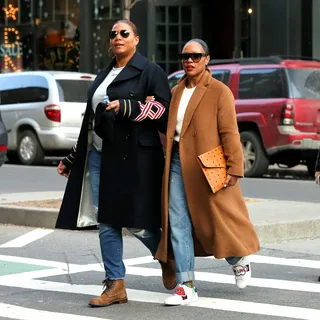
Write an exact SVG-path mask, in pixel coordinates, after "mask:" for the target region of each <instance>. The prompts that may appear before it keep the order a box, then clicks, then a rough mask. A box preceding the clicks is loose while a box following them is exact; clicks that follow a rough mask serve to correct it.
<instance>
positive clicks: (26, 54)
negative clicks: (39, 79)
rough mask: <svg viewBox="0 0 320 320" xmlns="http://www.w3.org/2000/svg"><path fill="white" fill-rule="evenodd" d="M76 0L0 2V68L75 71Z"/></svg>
mask: <svg viewBox="0 0 320 320" xmlns="http://www.w3.org/2000/svg"><path fill="white" fill-rule="evenodd" d="M79 4H80V0H1V1H0V39H1V40H0V69H1V72H14V71H22V70H24V71H25V70H38V69H40V70H72V71H78V70H79V56H80V33H79V27H78V26H79V17H80V8H79Z"/></svg>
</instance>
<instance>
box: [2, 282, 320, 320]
mask: <svg viewBox="0 0 320 320" xmlns="http://www.w3.org/2000/svg"><path fill="white" fill-rule="evenodd" d="M1 285H3V286H10V287H18V288H24V289H30V290H42V291H51V292H63V293H72V294H83V295H92V296H99V295H100V294H101V286H94V285H71V284H67V283H61V282H50V281H43V280H29V279H28V280H26V281H24V282H21V281H16V280H14V279H13V280H11V281H10V282H9V281H8V282H7V281H5V282H4V283H1ZM127 293H128V298H129V301H135V302H144V303H145V302H147V303H156V304H163V301H164V300H165V299H166V298H167V297H168V296H169V295H168V294H166V293H160V292H151V291H144V290H133V289H127ZM186 306H188V307H197V308H206V309H212V310H223V311H232V312H239V313H248V314H258V315H268V316H275V317H280V318H281V319H284V318H291V319H302V320H319V319H320V310H316V309H308V308H300V307H290V306H280V305H275V304H264V303H257V302H246V301H238V300H230V299H214V298H201V297H200V298H199V301H198V302H196V303H193V304H190V305H186Z"/></svg>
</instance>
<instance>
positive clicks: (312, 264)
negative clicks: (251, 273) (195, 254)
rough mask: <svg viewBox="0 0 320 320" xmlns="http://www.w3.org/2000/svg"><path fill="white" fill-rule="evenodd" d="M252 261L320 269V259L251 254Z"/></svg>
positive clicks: (213, 258)
mask: <svg viewBox="0 0 320 320" xmlns="http://www.w3.org/2000/svg"><path fill="white" fill-rule="evenodd" d="M205 259H212V260H218V261H220V260H222V261H223V260H224V259H215V257H206V258H205ZM250 261H251V262H253V263H261V264H275V265H280V266H288V267H300V268H310V269H320V261H316V260H306V259H290V258H278V257H269V256H260V255H251V256H250Z"/></svg>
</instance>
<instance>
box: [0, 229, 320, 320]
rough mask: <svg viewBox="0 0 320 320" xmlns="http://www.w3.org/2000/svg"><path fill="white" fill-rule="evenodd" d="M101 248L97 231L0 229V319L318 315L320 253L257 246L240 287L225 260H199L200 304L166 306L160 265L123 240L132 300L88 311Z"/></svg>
mask: <svg viewBox="0 0 320 320" xmlns="http://www.w3.org/2000/svg"><path fill="white" fill-rule="evenodd" d="M30 232H31V233H30ZM44 232H46V233H47V234H46V235H45V236H43V234H41V233H44ZM22 236H23V238H21V237H22ZM37 237H38V239H37V240H35V238H37ZM39 237H40V238H39ZM32 238H33V239H32ZM32 240H34V241H32ZM30 241H31V242H30ZM98 248H99V245H98V234H97V232H92V231H86V232H85V231H82V232H74V231H62V230H43V229H42V230H35V231H34V229H32V228H26V227H10V226H0V319H24V320H34V319H46V320H51V319H68V320H73V319H79V320H81V319H82V320H94V319H95V320H98V319H110V320H111V319H112V320H120V319H126V320H144V319H160V320H162V319H174V320H185V319H217V320H218V319H223V320H276V319H281V320H283V319H309V320H319V319H320V306H319V297H320V296H319V295H320V285H319V283H318V276H319V267H320V261H319V259H320V256H315V255H312V254H310V253H309V254H307V253H297V252H288V251H280V250H270V249H262V250H261V251H260V252H259V253H258V254H257V255H254V256H252V261H253V263H252V272H253V279H252V280H251V283H250V286H248V287H247V288H246V289H244V290H239V289H238V288H237V287H236V286H235V284H234V276H233V275H232V272H231V268H230V266H228V265H227V263H226V262H225V261H224V260H213V259H208V258H197V260H196V272H197V273H196V277H197V279H198V281H197V282H196V283H197V289H198V292H199V297H200V299H199V301H198V302H197V303H195V304H192V305H190V306H183V307H165V306H164V305H163V301H164V299H165V298H166V297H167V296H168V295H169V294H170V292H168V291H166V290H165V289H164V288H163V286H162V283H161V273H160V268H159V264H158V262H157V261H154V260H153V259H152V257H150V255H149V253H148V251H147V250H146V249H145V247H143V245H142V244H141V243H139V242H138V240H136V239H134V238H132V237H125V238H124V248H125V252H124V259H125V263H126V269H127V276H126V280H125V283H126V287H127V292H128V298H129V302H128V303H126V304H122V305H114V306H110V307H108V308H89V307H88V301H89V299H90V298H91V297H92V296H96V295H100V293H101V289H102V287H101V281H102V279H103V277H104V272H103V269H102V267H101V259H100V252H99V249H98Z"/></svg>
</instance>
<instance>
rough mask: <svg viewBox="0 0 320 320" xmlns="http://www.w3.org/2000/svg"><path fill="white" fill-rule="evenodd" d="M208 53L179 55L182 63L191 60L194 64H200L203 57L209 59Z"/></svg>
mask: <svg viewBox="0 0 320 320" xmlns="http://www.w3.org/2000/svg"><path fill="white" fill-rule="evenodd" d="M207 56H208V55H207V54H206V53H179V54H178V57H179V59H180V60H181V61H182V62H187V61H188V60H189V59H190V58H191V60H192V61H193V62H199V61H200V60H201V59H202V58H203V57H207Z"/></svg>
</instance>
